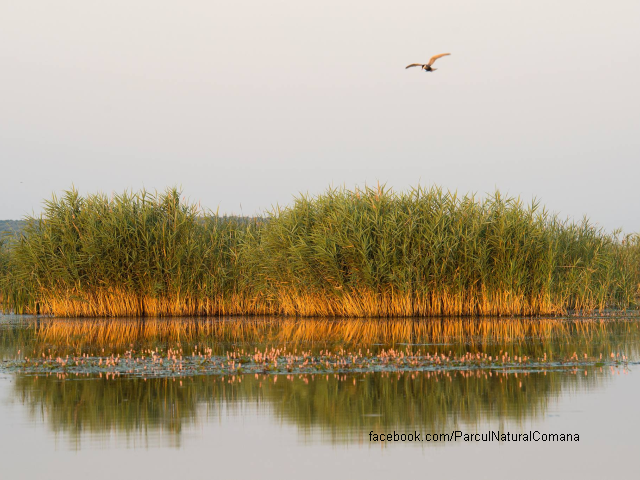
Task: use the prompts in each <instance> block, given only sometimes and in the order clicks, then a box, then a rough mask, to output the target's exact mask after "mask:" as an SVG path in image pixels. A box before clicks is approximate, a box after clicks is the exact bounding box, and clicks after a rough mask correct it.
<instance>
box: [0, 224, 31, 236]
mask: <svg viewBox="0 0 640 480" xmlns="http://www.w3.org/2000/svg"><path fill="white" fill-rule="evenodd" d="M25 225H26V222H25V221H24V220H0V239H1V238H2V237H3V236H5V235H13V234H16V233H19V232H20V231H22V229H23V228H24V226H25Z"/></svg>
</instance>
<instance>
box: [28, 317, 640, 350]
mask: <svg viewBox="0 0 640 480" xmlns="http://www.w3.org/2000/svg"><path fill="white" fill-rule="evenodd" d="M624 328H627V329H631V328H635V329H636V330H637V323H635V322H618V321H612V320H603V319H582V320H566V319H564V320H563V319H556V318H552V319H531V318H496V319H487V318H480V319H461V318H449V319H430V320H416V319H399V320H376V321H370V320H368V319H341V320H337V319H289V318H283V319H276V318H268V317H267V318H255V317H252V318H243V319H241V318H232V319H172V320H166V319H146V320H140V319H118V320H104V319H93V320H82V321H79V320H64V319H55V320H48V319H45V320H40V321H39V322H38V324H37V326H36V327H35V334H36V337H37V338H38V339H39V340H41V341H43V342H47V343H51V344H66V345H73V344H78V343H79V344H85V345H91V344H93V345H96V346H99V345H114V346H115V345H129V344H137V343H141V342H148V341H153V340H155V341H163V342H181V341H184V342H194V341H198V340H203V341H205V342H232V343H250V344H254V343H258V344H275V345H287V344H298V343H304V344H315V343H318V344H336V345H358V344H362V345H372V344H384V345H395V344H401V343H411V344H424V343H451V342H454V343H464V344H469V343H487V342H500V343H504V342H518V341H526V340H532V339H539V340H557V339H561V338H569V337H571V336H580V337H588V336H592V335H596V334H599V333H603V332H604V333H606V332H608V331H610V330H612V329H614V330H615V329H617V330H620V329H624Z"/></svg>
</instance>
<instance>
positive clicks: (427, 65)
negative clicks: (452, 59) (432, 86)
mask: <svg viewBox="0 0 640 480" xmlns="http://www.w3.org/2000/svg"><path fill="white" fill-rule="evenodd" d="M447 55H451V54H450V53H440V54H438V55H434V56H433V57H431V59H430V60H429V63H412V64H411V65H407V66H406V67H404V68H405V70H406V69H407V68H411V67H421V68H422V69H423V70H424V71H425V72H435V71H436V70H437V68H431V65H433V63H434V62H435V61H436V60H437V59H439V58H440V57H445V56H447Z"/></svg>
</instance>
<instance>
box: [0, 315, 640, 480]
mask: <svg viewBox="0 0 640 480" xmlns="http://www.w3.org/2000/svg"><path fill="white" fill-rule="evenodd" d="M0 318H1V320H0V322H1V325H2V326H1V327H0V358H1V359H2V360H6V361H7V362H3V365H4V366H3V367H0V368H1V370H0V431H2V432H3V434H2V435H1V436H0V455H1V457H2V465H3V467H2V468H3V478H5V475H4V474H6V475H7V477H6V478H53V479H56V478H69V477H70V476H71V477H78V476H80V475H86V476H90V477H91V478H114V476H116V475H117V476H123V475H124V476H126V477H134V476H142V477H144V478H148V477H149V476H153V475H156V476H158V477H159V478H169V477H170V476H181V477H182V476H184V475H194V476H201V475H205V476H207V477H218V476H221V475H222V476H226V477H229V478H250V477H257V476H260V477H261V478H288V477H293V476H294V475H296V476H300V475H301V474H303V475H304V477H305V478H327V477H330V478H346V477H352V478H361V477H362V478H388V477H389V476H390V475H392V476H393V477H394V478H398V477H401V476H403V475H407V476H414V475H416V474H419V475H421V476H431V475H449V476H451V475H454V478H456V477H458V476H462V475H465V476H467V475H473V476H474V477H476V478H477V477H479V478H484V477H487V478H489V477H491V478H506V477H512V476H514V475H516V476H517V477H520V478H539V477H541V476H543V475H544V476H546V477H548V478H560V477H566V476H571V477H576V476H578V475H579V476H581V477H582V478H602V477H609V476H613V475H625V476H629V475H630V474H633V472H635V460H634V458H635V456H636V453H637V451H638V447H640V441H639V440H638V432H639V430H640V428H639V427H640V415H639V414H638V409H637V399H638V398H639V394H640V381H639V380H638V376H637V373H636V372H635V368H636V366H637V362H638V360H639V358H640V355H639V354H638V352H639V351H640V331H639V329H638V323H637V320H635V319H633V318H626V319H622V320H619V321H616V320H611V319H606V320H605V321H603V320H602V319H599V320H592V321H590V322H592V323H591V324H589V325H587V324H584V323H583V324H579V323H575V322H573V323H572V322H571V321H568V320H567V321H564V323H563V324H562V326H560V327H558V326H556V327H553V328H551V327H549V328H547V327H544V328H543V326H542V325H538V326H532V325H530V324H529V325H528V327H525V326H523V325H522V324H520V326H518V324H517V323H513V324H509V325H506V326H504V325H503V328H502V329H498V328H497V327H495V326H494V328H495V329H496V333H495V334H493V335H488V334H486V326H485V327H484V328H485V332H484V333H482V332H483V330H482V328H480V327H478V326H477V325H476V326H473V327H469V326H468V327H460V325H461V324H460V323H455V322H454V323H446V322H445V323H442V324H441V325H440V326H439V327H438V328H433V326H432V327H431V330H429V332H430V333H425V332H427V329H426V327H424V326H420V325H418V326H416V325H413V326H412V327H411V329H410V330H411V332H409V333H407V332H408V331H409V330H408V327H407V325H406V321H405V323H404V324H403V323H398V322H402V321H397V322H391V323H389V324H387V325H386V326H385V327H384V328H385V331H386V332H387V334H386V337H385V336H384V335H382V334H381V333H380V332H377V333H376V332H374V334H371V335H370V336H369V337H366V338H360V339H355V340H353V339H351V340H349V339H348V338H345V337H346V335H345V332H346V331H347V330H345V328H349V327H348V326H346V327H345V328H343V329H342V330H340V329H336V330H335V332H334V333H335V335H334V336H333V337H335V338H333V337H332V339H331V341H330V342H321V341H319V340H318V334H317V332H316V330H318V328H319V327H318V325H317V324H316V325H307V327H305V328H306V329H307V330H305V331H304V332H303V333H304V334H302V333H301V334H300V338H297V339H296V342H297V343H296V347H295V348H300V349H303V348H304V349H308V350H310V351H313V352H319V351H326V350H330V351H339V350H340V349H345V348H346V349H347V350H349V351H356V350H362V349H365V351H366V350H367V349H368V350H370V351H371V352H372V354H373V355H375V352H379V351H382V350H385V351H386V349H391V348H392V349H394V351H403V349H404V350H406V349H412V351H416V350H418V349H420V350H421V351H422V352H425V353H429V354H431V355H435V354H436V353H438V354H445V353H446V354H448V352H449V351H452V352H453V353H452V355H455V354H456V352H457V354H459V355H462V354H463V353H464V352H466V353H474V354H482V355H491V356H492V357H493V356H494V355H500V352H502V354H504V352H509V355H510V356H511V357H519V358H521V357H531V358H533V359H544V358H547V359H548V358H550V357H552V356H553V358H554V363H553V364H550V362H543V361H537V360H535V361H530V362H528V363H527V362H523V363H519V362H517V363H516V364H512V363H510V364H509V365H507V366H506V367H505V366H504V365H498V364H495V363H485V364H469V365H468V367H465V368H461V367H460V366H459V365H458V366H456V367H455V368H453V367H451V366H450V365H445V364H443V365H434V366H433V368H431V367H429V368H428V369H426V370H423V371H403V372H396V371H394V370H393V369H392V368H390V369H386V370H382V371H373V372H366V371H364V372H353V371H348V370H346V371H341V370H339V369H337V370H334V371H327V372H319V373H315V374H299V373H288V372H282V373H278V374H273V373H260V374H256V373H252V374H243V373H240V374H226V375H220V374H212V373H211V372H208V373H207V374H204V375H198V374H191V373H190V374H184V372H183V373H181V374H179V375H178V374H177V375H167V376H160V377H157V376H145V375H143V374H139V372H136V374H135V375H126V374H119V375H110V376H109V377H107V375H106V374H102V376H101V374H100V373H96V372H93V371H87V372H86V373H77V372H76V373H60V372H58V371H53V372H52V373H38V374H34V373H33V372H28V371H25V372H21V371H20V370H19V369H16V368H14V367H11V368H8V367H7V365H9V364H10V363H11V362H13V363H12V365H15V362H21V361H23V358H24V356H25V354H28V355H30V356H32V357H42V354H43V353H44V354H45V355H46V356H49V355H50V356H51V357H52V358H54V357H56V356H66V355H71V356H74V355H80V358H85V357H82V355H86V356H88V355H92V356H96V358H98V357H100V358H105V359H106V358H108V357H110V356H112V355H114V354H116V355H117V354H124V352H126V351H128V350H129V351H130V350H134V351H136V352H144V351H148V350H151V349H158V351H161V350H163V349H165V350H166V349H170V348H173V349H177V348H181V349H182V350H183V351H184V352H185V357H186V356H188V355H189V354H190V353H191V352H192V351H193V350H194V347H195V345H196V344H197V345H198V349H200V350H202V349H203V348H210V349H211V350H212V351H213V350H215V353H216V355H220V356H224V355H226V353H228V352H233V351H235V350H237V349H240V348H242V349H246V350H249V349H251V348H253V349H256V348H267V345H266V344H268V343H273V342H276V343H278V342H282V341H284V336H287V338H286V340H287V341H288V342H289V345H288V346H287V348H294V347H292V345H291V341H292V337H291V335H292V333H291V332H290V331H288V333H287V332H285V333H283V332H282V331H281V330H282V329H283V328H285V329H286V328H288V329H291V324H289V323H287V322H284V323H283V322H280V323H278V322H275V323H274V322H271V321H269V322H266V323H264V322H263V323H262V324H256V323H255V322H254V323H253V326H252V324H251V322H249V323H248V324H247V325H245V326H244V327H243V329H241V330H242V331H244V332H245V334H244V336H241V335H239V334H238V328H239V327H238V326H237V323H234V324H230V327H231V326H232V325H233V328H235V332H236V333H235V336H234V335H228V336H226V337H225V335H224V334H223V333H224V332H223V331H222V330H217V331H216V332H215V334H213V333H212V332H211V331H209V330H207V328H210V327H202V326H201V327H199V328H200V329H201V330H202V331H201V332H199V333H198V332H195V333H194V331H193V330H194V327H193V324H192V326H191V327H188V328H187V327H185V326H184V325H185V323H184V322H183V323H182V325H181V326H179V327H178V326H176V322H175V321H171V322H169V323H163V324H162V328H159V327H158V325H156V326H155V327H153V329H151V331H149V328H150V327H149V326H148V325H147V326H146V327H145V326H143V325H141V323H140V321H138V320H125V321H116V322H121V323H120V326H119V327H118V328H117V329H116V330H115V331H116V332H117V334H116V335H111V334H110V333H109V332H102V333H100V334H98V333H95V328H96V325H98V326H99V325H101V323H100V322H103V321H94V323H93V324H92V325H93V326H92V327H91V328H93V329H94V330H93V331H94V333H95V334H94V335H93V336H92V335H89V334H88V330H86V329H87V328H88V327H87V325H91V324H90V323H89V324H88V323H87V322H83V323H82V325H80V324H76V323H68V324H67V325H66V327H65V330H64V333H61V332H59V331H58V334H57V335H54V333H55V332H53V331H52V330H51V327H52V325H51V323H49V322H50V321H49V320H41V321H39V322H34V320H33V319H25V318H18V317H8V316H4V317H0ZM67 322H69V321H67ZM74 322H75V321H74ZM96 322H97V323H96ZM122 322H124V323H122ZM127 322H128V323H127ZM205 322H206V321H205ZM187 323H188V322H187ZM61 324H62V323H58V325H61ZM102 325H103V324H102ZM265 325H266V326H265ZM456 325H458V326H457V327H456ZM267 327H268V328H267ZM320 327H321V330H320V331H324V332H326V331H327V330H326V329H327V328H328V327H327V326H326V325H325V326H322V325H321V326H320ZM185 328H187V330H189V328H190V329H191V330H190V331H191V332H192V333H191V334H186V333H185ZM265 328H267V330H268V331H269V332H270V333H269V334H268V335H267V333H265V332H266V331H267V330H265ZM336 328H337V327H336ZM465 328H466V330H465ZM145 329H146V330H145ZM256 329H258V334H257V335H254V336H252V335H250V334H249V333H247V332H251V331H253V332H254V333H255V332H256V331H257V330H256ZM260 329H261V330H260ZM309 329H311V330H313V331H314V332H316V334H315V335H316V336H314V335H312V334H310V333H309ZM554 329H555V330H554ZM131 330H133V333H131ZM127 331H129V334H125V332H127ZM509 331H510V332H511V334H508V332H509ZM79 332H80V333H79ZM176 332H180V334H179V335H176ZM389 332H392V333H389ZM393 332H395V333H393ZM398 332H405V334H400V333H398ZM416 332H423V333H422V334H417V333H416ZM437 332H440V333H437ZM447 332H448V333H447ZM465 332H467V333H465ZM545 332H546V333H545ZM285 334H286V335H285ZM310 335H311V336H310ZM341 335H342V337H343V341H339V337H340V336H341ZM403 335H405V336H403ZM407 335H409V338H407ZM385 340H386V344H385V343H382V344H381V343H380V342H381V341H383V342H384V341H385ZM281 346H282V345H281ZM574 353H575V354H576V357H578V358H579V359H580V360H579V361H576V360H575V358H576V357H574V356H573V355H574ZM545 354H546V357H545ZM612 354H613V357H612V356H611V355H612ZM585 355H586V357H585ZM601 356H602V358H603V359H604V360H601ZM622 358H624V359H625V360H624V361H621V360H618V359H622ZM456 431H459V432H461V433H462V434H463V435H464V434H476V433H478V434H481V435H482V434H485V435H486V434H487V433H488V432H501V434H505V433H509V435H510V437H511V436H517V435H518V434H520V435H526V434H529V432H539V434H537V435H538V438H541V436H542V435H550V434H558V435H560V434H566V435H569V434H571V435H572V436H575V435H577V436H578V437H579V441H572V442H543V441H531V442H525V441H523V440H520V441H490V442H481V441H473V442H471V441H467V442H465V441H462V440H457V441H446V439H440V441H429V442H427V441H425V440H426V438H425V435H426V434H452V433H453V432H456ZM371 432H374V433H377V434H389V433H390V434H392V435H393V433H394V432H396V433H397V434H398V435H401V434H405V435H409V434H412V435H414V434H415V433H416V432H418V433H419V434H420V435H421V436H422V440H423V441H420V442H384V443H382V442H372V441H370V433H371ZM534 435H536V434H534ZM478 438H482V437H478Z"/></svg>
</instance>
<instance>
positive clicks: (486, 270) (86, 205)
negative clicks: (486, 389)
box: [0, 187, 640, 317]
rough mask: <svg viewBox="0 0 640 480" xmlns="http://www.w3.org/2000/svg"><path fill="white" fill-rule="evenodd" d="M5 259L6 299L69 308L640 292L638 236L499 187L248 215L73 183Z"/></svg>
mask: <svg viewBox="0 0 640 480" xmlns="http://www.w3.org/2000/svg"><path fill="white" fill-rule="evenodd" d="M0 272H2V273H1V280H0V284H1V287H2V292H3V300H4V303H5V308H7V309H14V310H16V311H25V312H37V311H39V312H41V313H51V314H55V315H65V316H86V315H114V316H115V315H197V314H286V315H302V316H317V315H330V316H333V315H344V316H360V317H363V316H428V315H476V314H479V315H515V314H522V315H533V314H553V313H564V312H567V311H569V310H593V309H604V308H608V307H615V308H628V307H635V306H637V303H638V287H639V285H640V239H639V237H638V235H631V236H626V237H623V236H622V235H621V233H620V232H614V233H613V234H608V233H606V232H604V231H603V230H602V229H599V228H597V227H596V226H593V225H591V224H590V223H589V222H588V221H587V220H584V221H582V222H579V223H573V222H568V221H561V220H560V219H559V218H558V217H557V216H554V215H550V214H549V213H548V212H547V211H546V210H544V209H543V208H541V207H540V205H539V204H538V203H537V202H533V203H532V204H530V205H524V204H523V203H522V202H521V201H520V200H519V199H515V198H505V197H503V196H502V195H500V194H499V193H498V192H496V193H495V194H494V195H492V196H489V197H487V198H484V199H477V198H475V197H474V196H458V195H457V194H455V193H451V192H445V191H443V190H442V189H439V188H435V187H434V188H431V189H424V188H420V187H418V188H415V189H412V190H410V191H408V192H402V193H395V192H393V191H391V190H388V189H385V188H381V187H378V188H365V189H363V190H360V189H357V190H353V191H350V190H347V189H330V190H328V191H327V192H325V193H324V194H322V195H319V196H317V197H309V196H301V197H298V198H297V199H295V201H294V203H293V204H292V205H291V206H288V207H284V208H276V209H274V210H272V211H270V212H267V215H266V216H265V218H259V219H249V220H247V219H238V218H224V217H219V216H218V215H216V214H212V213H211V212H206V211H203V210H201V209H200V208H199V207H197V206H196V205H193V204H189V203H188V202H185V201H184V199H181V197H180V193H179V192H178V191H177V190H175V189H173V190H168V191H166V192H164V193H161V194H157V193H156V194H151V193H149V192H146V191H142V192H139V193H130V192H125V193H124V194H122V195H116V196H113V197H111V198H109V197H106V196H104V195H99V194H98V195H89V196H86V197H81V196H80V195H79V194H78V192H76V191H74V190H72V191H69V192H66V193H65V194H64V195H63V196H62V197H61V198H56V197H54V198H53V199H52V200H50V201H48V202H46V203H45V209H44V213H43V215H42V216H41V217H39V218H28V219H27V225H26V226H25V228H24V230H23V231H22V233H21V235H20V236H19V238H17V239H14V240H12V241H11V242H10V245H5V246H4V247H0Z"/></svg>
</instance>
